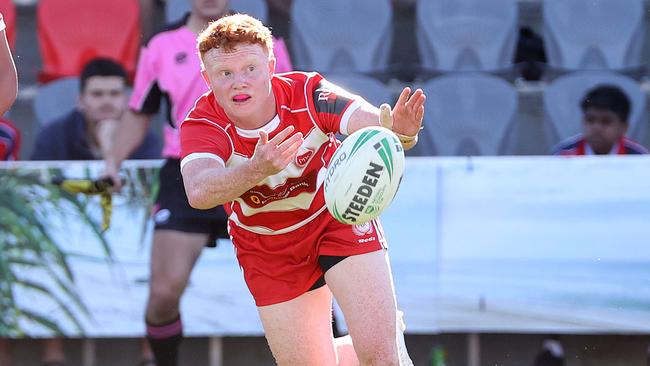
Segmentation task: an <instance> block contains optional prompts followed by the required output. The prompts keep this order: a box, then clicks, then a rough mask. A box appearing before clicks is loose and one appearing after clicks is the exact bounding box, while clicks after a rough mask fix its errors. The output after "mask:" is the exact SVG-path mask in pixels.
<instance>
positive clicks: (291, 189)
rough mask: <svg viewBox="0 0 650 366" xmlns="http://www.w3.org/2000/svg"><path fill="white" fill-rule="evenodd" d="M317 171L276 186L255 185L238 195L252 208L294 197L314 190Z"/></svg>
mask: <svg viewBox="0 0 650 366" xmlns="http://www.w3.org/2000/svg"><path fill="white" fill-rule="evenodd" d="M316 178H317V171H316V170H314V171H312V172H309V173H307V174H306V175H304V176H302V177H296V178H289V179H287V181H286V182H285V183H284V184H281V185H279V186H277V187H273V188H271V187H269V186H267V185H259V186H255V187H253V188H251V189H249V190H248V191H246V192H244V194H242V195H241V196H240V198H241V199H242V200H244V202H245V203H246V204H247V205H248V206H250V207H252V208H260V207H263V206H265V205H267V204H269V203H271V202H274V201H278V200H283V199H286V198H291V197H296V196H298V195H300V194H301V193H305V192H315V191H316Z"/></svg>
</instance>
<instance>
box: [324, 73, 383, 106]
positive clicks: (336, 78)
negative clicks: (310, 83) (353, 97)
mask: <svg viewBox="0 0 650 366" xmlns="http://www.w3.org/2000/svg"><path fill="white" fill-rule="evenodd" d="M327 80H328V81H331V82H332V83H334V84H336V85H338V86H340V87H342V88H343V89H345V90H347V91H349V92H350V93H353V94H357V95H360V96H362V97H363V98H364V99H365V100H367V101H368V102H369V103H370V104H372V105H374V106H376V107H379V106H380V105H381V104H382V103H389V104H390V105H391V106H392V105H393V102H394V101H395V97H394V96H393V93H391V91H390V89H389V88H388V87H387V86H386V85H384V84H383V83H381V82H380V81H378V80H377V79H374V78H371V77H369V76H365V75H363V74H331V75H327Z"/></svg>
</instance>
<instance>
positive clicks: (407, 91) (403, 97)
mask: <svg viewBox="0 0 650 366" xmlns="http://www.w3.org/2000/svg"><path fill="white" fill-rule="evenodd" d="M409 95H411V88H409V87H408V86H407V87H405V88H404V89H403V90H402V92H401V93H400V94H399V98H397V103H395V107H397V106H399V105H405V104H406V102H407V101H408V99H409Z"/></svg>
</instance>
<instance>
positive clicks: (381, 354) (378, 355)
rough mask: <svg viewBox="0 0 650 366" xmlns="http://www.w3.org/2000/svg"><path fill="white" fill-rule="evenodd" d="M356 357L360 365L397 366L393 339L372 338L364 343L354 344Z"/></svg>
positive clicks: (395, 347) (388, 337)
mask: <svg viewBox="0 0 650 366" xmlns="http://www.w3.org/2000/svg"><path fill="white" fill-rule="evenodd" d="M355 350H356V352H357V357H358V358H359V361H360V362H361V364H362V365H395V366H397V365H399V355H398V349H397V344H396V342H395V337H394V336H393V337H391V336H390V335H386V336H384V337H373V338H371V339H369V340H366V341H364V342H355Z"/></svg>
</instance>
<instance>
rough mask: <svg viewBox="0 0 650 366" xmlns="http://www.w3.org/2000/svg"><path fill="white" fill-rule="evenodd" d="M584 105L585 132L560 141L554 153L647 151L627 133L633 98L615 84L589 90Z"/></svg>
mask: <svg viewBox="0 0 650 366" xmlns="http://www.w3.org/2000/svg"><path fill="white" fill-rule="evenodd" d="M580 107H581V108H582V113H583V117H582V133H580V134H578V135H577V136H574V137H571V138H569V139H567V140H564V141H562V142H560V143H559V144H558V145H557V146H556V147H555V148H554V149H553V154H555V155H607V154H610V155H627V154H647V153H648V150H647V149H646V148H645V147H643V146H642V145H640V144H639V143H637V142H635V141H632V140H631V139H629V138H627V137H625V133H626V132H627V129H628V127H629V125H630V123H629V121H628V117H629V115H630V99H629V98H628V97H627V95H625V93H624V92H623V91H622V90H621V89H619V88H618V87H616V86H613V85H600V86H597V87H595V88H594V89H591V90H590V91H589V92H587V95H585V97H584V98H583V99H582V103H581V105H580Z"/></svg>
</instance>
